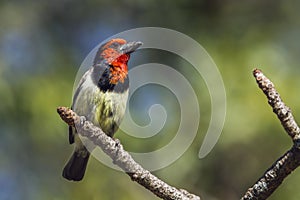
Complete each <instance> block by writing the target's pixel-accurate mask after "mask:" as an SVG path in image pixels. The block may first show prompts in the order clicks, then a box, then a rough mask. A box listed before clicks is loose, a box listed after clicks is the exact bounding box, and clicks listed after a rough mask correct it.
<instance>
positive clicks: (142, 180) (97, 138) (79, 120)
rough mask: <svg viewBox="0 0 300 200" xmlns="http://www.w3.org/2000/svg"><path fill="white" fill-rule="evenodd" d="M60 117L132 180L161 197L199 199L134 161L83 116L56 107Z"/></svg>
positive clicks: (169, 199) (119, 145) (117, 144)
mask: <svg viewBox="0 0 300 200" xmlns="http://www.w3.org/2000/svg"><path fill="white" fill-rule="evenodd" d="M57 112H58V113H59V115H60V117H61V118H62V119H63V120H64V121H65V122H66V123H67V124H68V125H70V126H76V129H77V131H78V132H79V133H80V134H81V135H82V136H85V137H87V138H89V139H90V140H91V141H93V143H94V144H95V145H97V146H99V147H100V148H101V149H102V150H103V151H104V152H105V153H106V154H107V155H108V156H109V157H110V158H111V159H112V160H113V163H114V164H116V165H117V166H119V167H120V168H121V169H123V170H124V171H125V172H126V173H127V174H128V175H129V176H130V177H131V179H132V180H133V181H136V182H137V183H139V184H140V185H142V186H144V187H145V188H146V189H148V190H150V191H151V192H152V193H154V194H155V195H157V196H158V197H160V198H162V199H168V200H171V199H176V200H177V199H178V200H179V199H184V200H190V199H194V200H200V197H198V196H196V195H194V194H191V193H189V192H187V191H186V190H183V189H177V188H175V187H172V186H170V185H168V184H167V183H165V182H163V181H162V180H160V179H159V178H157V177H156V176H154V175H153V174H151V173H150V172H149V171H148V170H145V169H143V168H142V166H141V165H139V164H138V163H136V162H135V161H134V160H133V158H132V157H131V155H130V154H129V153H128V152H127V151H125V150H124V149H123V146H122V144H121V143H120V141H118V140H116V139H113V138H111V137H109V136H107V135H106V134H105V133H104V132H103V131H102V130H101V129H100V128H99V127H97V126H94V125H93V123H91V122H89V121H87V120H86V119H85V117H83V116H78V115H77V114H76V113H75V112H74V111H72V110H71V109H69V108H66V107H58V108H57Z"/></svg>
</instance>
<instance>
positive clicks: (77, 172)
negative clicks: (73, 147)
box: [62, 151, 90, 181]
mask: <svg viewBox="0 0 300 200" xmlns="http://www.w3.org/2000/svg"><path fill="white" fill-rule="evenodd" d="M89 157H90V154H89V152H88V151H87V152H86V153H84V154H82V152H80V153H78V152H77V151H74V153H73V154H72V156H71V158H70V160H69V162H68V163H67V164H66V166H65V168H64V170H63V173H62V176H63V177H64V178H66V179H68V180H70V181H80V180H82V178H83V176H84V173H85V169H86V166H87V163H88V160H89Z"/></svg>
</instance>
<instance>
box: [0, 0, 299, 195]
mask: <svg viewBox="0 0 300 200" xmlns="http://www.w3.org/2000/svg"><path fill="white" fill-rule="evenodd" d="M299 8H300V2H299V1H283V0H274V1H257V0H255V1H253V0H245V1H233V0H225V1H221V0H210V1H208V0H206V1H203V0H199V1H192V0H176V1H145V0H126V1H122V2H120V1H119V2H118V1H109V0H102V1H69V0H64V1H1V2H0V94H1V97H0V102H1V103H0V119H1V125H0V131H1V134H0V188H1V189H0V199H1V200H2V199H3V200H6V199H53V200H61V199H74V200H76V199H122V200H126V199H145V200H146V199H149V200H150V199H157V198H156V197H155V196H154V195H153V194H151V193H150V192H148V191H146V190H145V189H144V188H142V187H141V186H139V185H138V184H137V183H134V182H131V180H130V179H129V177H128V176H127V175H125V174H123V173H121V172H118V171H115V170H113V169H110V168H108V167H106V166H104V165H103V164H101V163H100V162H98V161H97V160H96V159H94V158H92V159H91V160H90V162H89V166H88V169H87V173H86V175H85V178H84V180H83V181H82V182H79V183H73V182H68V181H66V180H64V179H63V178H62V177H61V171H62V168H63V166H64V164H65V162H66V161H67V159H68V158H69V156H70V154H71V152H72V150H73V147H72V146H70V145H68V138H67V137H68V134H67V126H66V124H64V123H63V122H62V121H61V120H60V118H59V116H58V115H57V114H56V107H57V106H69V105H70V103H71V96H72V89H73V83H74V80H75V76H76V73H77V70H78V68H79V66H80V64H81V62H82V61H83V59H84V58H85V56H86V55H87V54H88V53H89V52H90V50H91V49H93V48H94V47H95V46H96V45H98V44H99V43H100V42H101V41H102V40H104V39H106V38H107V37H110V36H112V35H114V34H116V33H118V32H121V31H125V30H128V29H131V28H137V27H146V26H157V27H165V28H170V29H174V30H176V31H180V32H182V33H184V34H187V35H188V36H190V37H192V38H193V39H195V40H197V41H198V42H199V43H200V44H201V45H202V46H203V47H204V48H205V49H206V50H207V51H208V53H209V54H210V55H211V57H212V58H213V60H214V61H215V62H216V64H217V66H218V67H219V70H220V72H221V75H222V77H223V80H224V84H225V88H226V92H227V116H226V121H225V126H224V129H223V132H222V135H221V137H220V140H219V141H218V143H217V145H216V147H215V148H214V149H213V151H212V152H211V153H210V154H209V155H208V156H207V157H205V158H204V159H201V160H199V159H198V151H199V148H200V145H201V143H202V141H203V140H202V139H203V137H204V134H205V131H206V130H207V127H208V123H209V120H210V109H209V108H210V101H209V98H208V92H207V89H206V86H205V83H204V82H203V80H202V79H201V77H200V76H199V77H200V78H199V79H200V80H198V79H197V78H194V77H193V76H194V73H193V71H189V70H188V68H187V67H186V68H184V66H180V67H178V69H179V68H180V69H183V70H182V71H183V72H182V73H183V74H184V75H185V76H186V77H188V78H190V80H191V83H192V85H193V87H194V88H195V89H196V90H197V96H198V98H199V99H201V100H199V102H200V103H199V105H200V108H201V122H200V129H199V134H198V135H197V138H196V139H195V140H194V142H193V144H192V146H191V147H190V148H189V149H188V150H187V151H186V152H185V154H184V155H183V156H182V157H181V158H180V159H179V160H177V161H176V162H174V163H173V164H172V165H170V166H168V167H167V168H164V169H162V170H159V171H156V172H154V173H155V174H156V175H158V176H159V177H160V178H162V179H163V180H165V181H166V182H168V183H169V184H171V185H174V186H177V187H179V188H185V189H187V190H189V191H190V192H193V193H196V194H198V195H200V196H201V197H202V199H205V200H206V199H238V198H239V197H241V196H242V195H243V194H244V192H245V191H246V189H247V188H248V187H249V186H250V185H252V184H253V183H254V182H255V181H256V180H257V179H258V178H259V177H260V176H261V175H262V173H263V172H264V171H265V170H266V169H267V168H268V167H269V166H270V165H271V164H272V163H273V162H274V161H275V160H276V159H277V158H278V157H279V156H280V155H282V154H283V153H284V152H285V151H286V150H287V149H288V148H290V146H291V145H292V144H291V141H290V139H289V137H288V136H287V135H286V134H285V133H284V130H283V128H282V127H281V126H280V123H279V122H278V120H277V119H276V116H275V115H274V114H273V113H272V110H271V108H270V107H269V106H268V104H267V100H266V98H265V97H264V95H263V94H262V92H261V91H260V90H259V89H258V87H257V85H256V83H255V81H254V79H253V77H252V69H253V68H255V67H259V68H261V69H262V70H263V72H264V73H265V74H266V75H268V76H269V78H271V80H272V81H273V82H274V83H275V85H276V86H277V89H278V90H279V92H280V93H281V95H282V97H283V99H284V100H285V102H286V103H287V105H288V106H290V107H291V108H292V110H293V113H294V115H295V117H296V119H299V118H300V114H299V113H300V104H299V103H298V102H299V97H298V91H299V90H298V88H299V86H300V79H299V75H300V70H299V68H298V65H299V63H300V56H299V55H298V54H299V50H300V39H299V35H300V20H299V17H300V13H299ZM146 53H147V55H149V56H148V60H146V62H150V61H151V62H154V61H155V62H159V63H166V64H170V65H172V64H176V63H180V62H178V61H177V60H176V58H175V59H172V58H173V57H172V55H165V54H164V53H162V52H161V53H160V52H156V53H155V52H154V53H153V54H152V53H151V52H150V51H148V52H147V51H145V54H146ZM141 54H143V51H141V52H137V53H136V54H135V55H134V56H132V60H133V61H132V62H135V60H137V59H139V58H138V55H141ZM150 55H153V56H150ZM156 91H159V92H156ZM163 91H164V90H162V88H155V87H154V86H153V87H151V86H149V87H145V88H142V89H141V90H140V92H137V94H136V95H135V97H134V98H133V99H132V101H131V102H130V106H131V107H132V112H133V113H135V115H134V119H136V120H137V123H140V124H143V123H144V124H147V119H148V118H147V113H146V111H147V109H146V108H145V107H147V106H145V105H144V104H143V103H144V102H145V101H146V100H147V103H148V104H149V103H150V104H151V103H153V102H156V101H157V100H162V101H163V102H165V101H166V99H169V98H170V94H169V93H168V92H167V93H164V92H163ZM149 94H151V96H152V97H153V101H151V98H150V100H149V96H150V95H149ZM148 100H149V101H148ZM156 103H157V102H156ZM168 105H169V109H171V110H169V111H170V112H171V111H173V115H172V117H171V118H168V121H167V125H166V126H167V128H165V129H163V130H162V132H161V133H160V134H159V136H157V138H155V137H154V138H151V139H150V140H149V141H147V140H146V141H142V139H134V138H130V137H129V136H127V135H125V134H124V133H122V132H121V131H120V132H119V133H117V134H116V137H117V138H120V140H121V141H122V143H124V146H125V148H126V149H128V150H132V151H136V152H147V151H148V150H153V149H156V147H159V146H161V145H163V144H165V143H166V142H167V141H169V140H170V139H171V138H172V133H173V132H172V131H174V132H176V128H177V127H178V119H179V117H180V113H179V112H176V109H178V108H173V106H174V107H176V106H178V105H177V104H176V100H172V101H171V102H169V103H168ZM174 109H175V110H174ZM174 113H175V114H174ZM191 117H192V116H191ZM164 136H165V137H164ZM299 179H300V172H299V171H297V170H296V171H295V172H294V173H293V174H292V175H291V176H290V177H288V178H287V179H286V180H285V181H284V182H283V184H282V186H281V187H280V188H279V189H278V190H277V191H276V192H275V193H274V194H273V195H272V196H271V197H270V199H272V200H277V199H289V200H298V199H299V198H300V192H299V184H298V180H299Z"/></svg>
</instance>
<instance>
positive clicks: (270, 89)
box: [241, 69, 300, 200]
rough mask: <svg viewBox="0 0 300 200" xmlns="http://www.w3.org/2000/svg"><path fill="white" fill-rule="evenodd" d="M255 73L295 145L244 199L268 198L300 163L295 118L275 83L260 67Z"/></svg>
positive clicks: (257, 80)
mask: <svg viewBox="0 0 300 200" xmlns="http://www.w3.org/2000/svg"><path fill="white" fill-rule="evenodd" d="M253 75H254V77H255V79H256V82H257V84H258V86H259V87H260V88H261V89H262V91H263V92H264V93H265V95H266V96H267V98H268V102H269V104H270V106H271V107H272V108H273V112H274V113H275V114H276V115H277V117H278V119H279V120H280V122H281V124H282V126H283V127H284V129H285V131H286V132H287V133H288V135H289V136H290V137H291V138H292V140H293V142H294V145H293V147H292V148H291V149H290V150H289V151H287V152H286V153H285V154H284V155H283V156H282V157H281V158H279V159H278V160H277V161H276V162H275V163H274V164H273V165H272V166H271V167H270V168H269V169H268V170H267V171H266V172H265V173H264V175H263V176H262V177H261V178H260V179H259V180H258V181H257V182H256V183H255V184H254V185H253V186H252V187H250V188H249V189H248V190H247V192H246V194H245V195H244V196H243V197H242V198H241V199H242V200H250V199H251V200H253V199H258V200H261V199H266V198H268V197H269V196H270V195H271V194H272V193H273V192H274V191H275V190H276V189H277V188H278V187H279V185H280V184H281V183H282V181H283V180H284V179H285V178H286V177H287V176H288V175H289V174H290V173H291V172H292V171H293V170H295V169H296V168H297V167H298V166H299V165H300V150H299V132H300V129H299V127H298V125H297V123H296V122H295V120H294V117H293V115H292V112H291V110H290V108H289V107H287V106H286V105H285V103H284V102H283V101H282V100H281V98H280V95H279V93H278V92H277V91H276V89H275V86H274V84H273V83H272V82H271V81H270V80H269V79H268V78H267V77H266V76H265V75H264V74H263V73H262V72H261V71H260V70H259V69H255V70H254V71H253Z"/></svg>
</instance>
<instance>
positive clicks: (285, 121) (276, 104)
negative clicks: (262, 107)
mask: <svg viewBox="0 0 300 200" xmlns="http://www.w3.org/2000/svg"><path fill="white" fill-rule="evenodd" d="M253 75H254V77H255V79H256V82H257V84H258V86H259V87H260V89H262V91H263V92H264V93H265V95H266V96H267V98H268V102H269V104H270V106H271V107H272V108H273V112H274V113H275V114H276V115H277V117H278V119H279V120H280V122H281V124H282V126H283V127H284V129H285V131H286V132H287V133H288V134H289V136H290V137H291V138H292V139H293V140H294V139H295V138H297V136H298V135H299V133H300V128H299V126H298V125H297V123H296V121H295V119H294V117H293V115H292V111H291V109H290V108H289V107H287V106H286V105H285V103H284V102H283V101H282V100H281V98H280V95H279V93H278V92H277V91H276V89H275V86H274V84H273V83H272V82H271V81H270V80H269V79H268V78H267V77H266V76H265V75H264V74H263V73H262V72H261V71H260V70H259V69H255V70H254V71H253Z"/></svg>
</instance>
